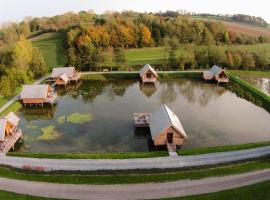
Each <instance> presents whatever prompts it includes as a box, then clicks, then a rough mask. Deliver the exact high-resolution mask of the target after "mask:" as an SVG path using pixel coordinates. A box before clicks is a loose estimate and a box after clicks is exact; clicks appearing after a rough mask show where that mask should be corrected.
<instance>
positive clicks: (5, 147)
mask: <svg viewBox="0 0 270 200" xmlns="http://www.w3.org/2000/svg"><path fill="white" fill-rule="evenodd" d="M21 137H22V131H21V129H17V131H16V132H15V133H13V134H11V135H7V136H5V140H4V141H3V142H0V153H1V154H6V153H7V152H9V151H10V149H12V148H14V145H15V143H16V142H17V141H18V140H19V139H20V138H21Z"/></svg>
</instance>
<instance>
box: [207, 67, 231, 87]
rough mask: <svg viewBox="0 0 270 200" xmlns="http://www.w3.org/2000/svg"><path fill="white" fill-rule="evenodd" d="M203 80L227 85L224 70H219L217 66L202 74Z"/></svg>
mask: <svg viewBox="0 0 270 200" xmlns="http://www.w3.org/2000/svg"><path fill="white" fill-rule="evenodd" d="M203 78H204V80H216V81H217V82H219V83H220V82H221V83H228V82H229V77H228V75H227V74H226V73H225V70H224V69H221V68H220V67H219V66H217V65H214V66H213V67H211V68H210V69H209V70H207V71H204V72H203Z"/></svg>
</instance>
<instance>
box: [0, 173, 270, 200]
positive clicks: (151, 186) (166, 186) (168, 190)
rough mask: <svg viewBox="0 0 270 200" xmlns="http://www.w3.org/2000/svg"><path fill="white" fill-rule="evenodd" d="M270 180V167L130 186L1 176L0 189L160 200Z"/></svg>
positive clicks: (118, 199) (44, 194)
mask: <svg viewBox="0 0 270 200" xmlns="http://www.w3.org/2000/svg"><path fill="white" fill-rule="evenodd" d="M266 180H270V169H267V170H261V171H255V172H249V173H243V174H238V175H230V176H224V177H211V178H204V179H199V180H180V181H175V182H167V183H147V184H126V185H120V184H117V185H74V184H56V183H43V182H32V181H22V180H13V179H6V178H0V190H5V191H10V192H16V193H20V194H28V195H34V196H42V197H51V198H64V199H87V200H91V199H95V200H98V199H102V200H106V199H110V200H114V199H115V200H124V199H129V200H132V199H158V198H165V197H180V196H189V195H197V194H204V193H210V192H218V191H222V190H228V189H232V188H237V187H242V186H247V185H251V184H255V183H258V182H262V181H266Z"/></svg>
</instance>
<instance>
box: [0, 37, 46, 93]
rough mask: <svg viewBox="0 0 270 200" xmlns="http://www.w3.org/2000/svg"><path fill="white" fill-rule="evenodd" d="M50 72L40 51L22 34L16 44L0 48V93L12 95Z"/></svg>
mask: <svg viewBox="0 0 270 200" xmlns="http://www.w3.org/2000/svg"><path fill="white" fill-rule="evenodd" d="M47 72H48V69H47V66H46V65H45V62H44V59H43V56H42V54H41V53H40V51H39V50H38V49H36V48H34V47H33V46H32V44H31V42H30V41H28V40H27V39H26V38H25V37H24V36H22V35H21V36H20V37H19V38H18V41H17V42H15V43H14V44H12V45H10V46H7V47H5V48H2V49H1V50H0V93H1V95H3V96H10V95H12V94H14V93H15V91H16V89H17V88H18V87H20V86H21V85H22V84H25V83H28V82H29V81H30V80H33V79H35V78H38V77H40V76H42V75H43V74H46V73H47Z"/></svg>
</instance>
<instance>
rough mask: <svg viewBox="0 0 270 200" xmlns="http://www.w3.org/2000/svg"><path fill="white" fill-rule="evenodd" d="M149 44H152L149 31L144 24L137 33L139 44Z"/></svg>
mask: <svg viewBox="0 0 270 200" xmlns="http://www.w3.org/2000/svg"><path fill="white" fill-rule="evenodd" d="M151 44H152V37H151V32H150V31H149V29H148V28H147V27H146V26H145V25H142V26H141V28H140V34H139V45H140V46H141V47H143V46H149V45H151Z"/></svg>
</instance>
